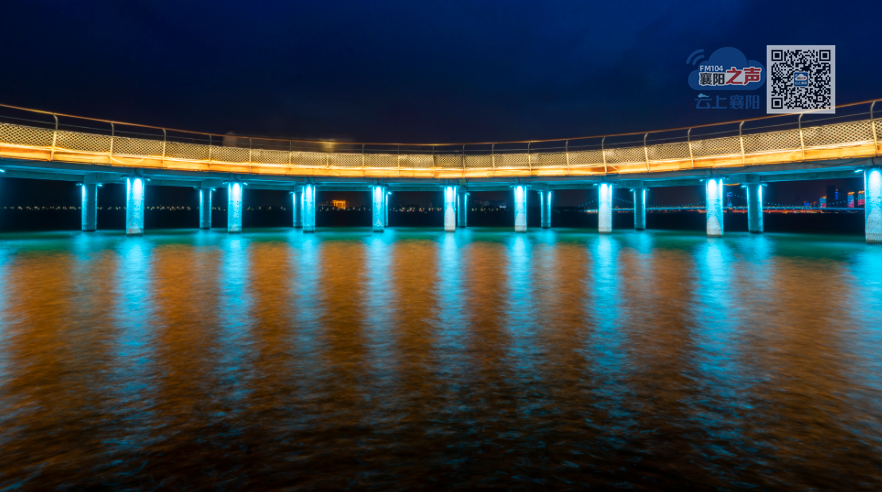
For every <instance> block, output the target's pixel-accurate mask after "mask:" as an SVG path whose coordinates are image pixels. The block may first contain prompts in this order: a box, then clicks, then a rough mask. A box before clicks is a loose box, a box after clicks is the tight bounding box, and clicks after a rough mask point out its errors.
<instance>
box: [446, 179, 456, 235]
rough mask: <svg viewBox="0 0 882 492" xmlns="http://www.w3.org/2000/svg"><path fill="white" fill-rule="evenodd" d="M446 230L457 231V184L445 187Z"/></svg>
mask: <svg viewBox="0 0 882 492" xmlns="http://www.w3.org/2000/svg"><path fill="white" fill-rule="evenodd" d="M444 230H445V231H446V232H454V231H456V186H445V187H444Z"/></svg>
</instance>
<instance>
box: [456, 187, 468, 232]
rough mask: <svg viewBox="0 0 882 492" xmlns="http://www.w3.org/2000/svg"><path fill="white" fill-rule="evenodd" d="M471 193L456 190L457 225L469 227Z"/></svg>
mask: <svg viewBox="0 0 882 492" xmlns="http://www.w3.org/2000/svg"><path fill="white" fill-rule="evenodd" d="M468 212H469V194H468V193H466V192H465V191H463V190H457V191H456V227H462V228H463V229H464V228H466V227H468V216H469V214H468Z"/></svg>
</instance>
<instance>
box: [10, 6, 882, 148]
mask: <svg viewBox="0 0 882 492" xmlns="http://www.w3.org/2000/svg"><path fill="white" fill-rule="evenodd" d="M878 14H879V5H878V2H869V1H868V2H848V3H847V7H845V4H835V3H831V2H813V1H802V2H786V3H784V2H782V3H776V4H774V5H769V2H759V1H757V2H749V1H748V2H744V1H737V2H736V1H721V2H703V1H702V2H699V1H695V2H690V1H675V2H657V1H651V2H650V1H647V2H632V3H620V2H603V3H590V2H549V3H542V2H519V1H504V2H502V1H500V2H493V1H480V0H469V1H456V0H445V1H443V2H432V3H430V2H415V1H409V2H389V1H374V2H364V1H359V2H355V1H353V2H340V1H323V2H267V1H251V2H243V1H239V2H225V1H213V2H189V3H188V2H162V1H157V0H150V1H132V0H127V1H119V0H114V1H92V2H85V1H84V2H63V1H46V0H24V1H17V0H15V1H9V0H8V1H6V2H4V8H3V12H2V16H0V40H2V46H3V69H4V70H3V74H2V77H0V102H3V103H6V104H14V105H22V106H28V107H36V108H41V109H49V110H53V111H58V112H66V113H73V114H80V115H84V116H93V117H99V118H108V119H117V120H125V121H132V122H136V123H145V124H152V125H160V126H168V127H178V128H185V129H192V130H201V131H211V132H217V133H225V132H227V131H234V132H236V133H240V134H242V133H250V134H260V135H273V136H290V137H316V138H340V139H349V140H368V141H403V142H426V141H431V142H451V141H476V140H520V139H539V138H555V137H570V136H577V135H590V134H599V133H605V132H625V131H640V130H649V129H659V128H665V127H674V126H683V125H690V124H699V123H705V122H710V121H723V120H731V119H736V118H744V117H750V116H761V115H763V114H764V111H765V96H764V89H762V90H759V91H757V93H760V94H763V103H762V109H761V110H740V111H738V110H721V111H700V110H696V109H695V103H694V98H695V96H696V92H695V91H694V90H692V89H690V88H689V86H688V85H687V82H686V76H687V75H688V73H689V72H690V71H691V67H690V66H688V65H687V64H686V58H687V56H688V55H689V54H690V53H691V52H693V51H695V50H696V49H699V48H703V49H704V50H705V54H706V55H707V56H709V55H710V53H712V52H713V51H714V50H715V49H717V48H721V47H726V46H732V47H735V48H738V49H740V50H741V51H742V52H743V53H744V54H745V55H746V56H747V57H748V58H751V59H756V60H761V61H765V59H766V55H765V47H766V45H767V44H835V45H836V57H837V58H836V62H837V73H836V76H837V102H838V103H846V102H851V101H857V100H862V99H870V98H873V97H880V96H882V64H879V63H878V54H879V49H880V46H882V42H880V41H882V30H880V29H879V22H878ZM874 19H875V20H874Z"/></svg>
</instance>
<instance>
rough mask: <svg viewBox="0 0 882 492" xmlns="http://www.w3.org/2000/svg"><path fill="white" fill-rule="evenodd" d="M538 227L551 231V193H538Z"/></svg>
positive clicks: (547, 191) (546, 191) (548, 191)
mask: <svg viewBox="0 0 882 492" xmlns="http://www.w3.org/2000/svg"><path fill="white" fill-rule="evenodd" d="M539 215H540V219H541V220H540V225H541V226H542V228H543V229H551V191H550V190H545V191H540V192H539Z"/></svg>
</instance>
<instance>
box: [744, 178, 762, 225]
mask: <svg viewBox="0 0 882 492" xmlns="http://www.w3.org/2000/svg"><path fill="white" fill-rule="evenodd" d="M746 188H747V230H748V232H751V233H753V234H761V233H762V232H763V185H761V184H759V183H748V184H747V186H746Z"/></svg>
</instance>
